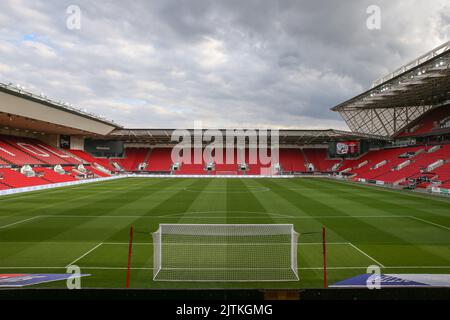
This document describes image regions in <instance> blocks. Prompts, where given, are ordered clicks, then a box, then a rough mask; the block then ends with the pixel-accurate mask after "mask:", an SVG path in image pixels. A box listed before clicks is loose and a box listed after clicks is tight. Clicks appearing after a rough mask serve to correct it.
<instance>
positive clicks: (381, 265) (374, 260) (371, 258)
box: [348, 242, 386, 268]
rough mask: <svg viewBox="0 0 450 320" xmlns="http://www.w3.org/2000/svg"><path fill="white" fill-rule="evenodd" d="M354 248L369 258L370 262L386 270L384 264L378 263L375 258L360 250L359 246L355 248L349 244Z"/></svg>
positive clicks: (351, 244)
mask: <svg viewBox="0 0 450 320" xmlns="http://www.w3.org/2000/svg"><path fill="white" fill-rule="evenodd" d="M348 244H349V245H350V246H351V247H352V248H354V249H356V250H357V251H358V252H360V253H362V254H363V255H365V256H366V257H367V258H369V259H370V260H372V261H373V262H375V263H376V264H377V265H379V266H380V267H382V268H386V267H385V266H384V265H383V264H382V263H380V262H379V261H377V260H376V259H374V258H373V257H371V256H370V255H368V254H367V253H366V252H364V251H363V250H361V249H360V248H358V247H357V246H355V245H354V244H353V243H351V242H349V243H348Z"/></svg>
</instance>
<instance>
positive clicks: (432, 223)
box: [410, 216, 450, 230]
mask: <svg viewBox="0 0 450 320" xmlns="http://www.w3.org/2000/svg"><path fill="white" fill-rule="evenodd" d="M410 218H412V219H414V220H418V221H422V222H424V223H427V224H431V225H432V226H435V227H439V228H443V229H446V230H450V228H449V227H446V226H443V225H442V224H438V223H434V222H431V221H427V220H423V219H420V218H417V217H414V216H410Z"/></svg>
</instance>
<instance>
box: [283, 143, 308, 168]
mask: <svg viewBox="0 0 450 320" xmlns="http://www.w3.org/2000/svg"><path fill="white" fill-rule="evenodd" d="M280 165H281V167H282V169H283V170H284V171H298V172H303V171H307V169H306V161H305V158H304V156H303V153H302V152H301V150H300V149H283V148H282V149H280Z"/></svg>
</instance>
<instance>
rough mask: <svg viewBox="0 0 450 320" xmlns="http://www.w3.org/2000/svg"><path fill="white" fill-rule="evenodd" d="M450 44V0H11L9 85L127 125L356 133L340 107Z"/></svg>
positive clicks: (0, 3)
mask: <svg viewBox="0 0 450 320" xmlns="http://www.w3.org/2000/svg"><path fill="white" fill-rule="evenodd" d="M373 4H374V5H377V6H379V8H380V10H381V11H380V12H381V29H379V30H369V29H368V28H367V26H366V20H367V19H368V18H369V14H367V13H366V10H367V8H368V7H369V6H370V5H373ZM70 5H76V6H78V7H79V8H80V10H81V20H80V22H81V24H80V29H70V28H68V27H67V20H68V19H69V21H72V22H73V21H74V20H71V18H73V17H74V16H72V15H71V14H70V13H69V14H68V13H67V8H68V7H69V6H70ZM449 39H450V4H449V3H448V1H446V0H442V1H441V0H404V1H393V0H386V1H381V0H380V1H376V0H369V1H365V0H354V1H345V0H342V1H336V0H330V1H320V0H314V1H313V0H308V1H306V0H279V1H272V0H260V1H253V0H224V1H213V0H203V1H195V0H189V1H188V0H177V1H172V0H146V1H144V0H142V1H138V0H135V1H119V0H117V1H112V0H110V1H106V0H102V1H95V2H94V1H81V0H80V1H78V0H71V1H65V0H0V81H1V82H5V83H9V82H13V83H18V84H21V85H23V86H25V87H26V88H28V89H30V90H32V91H34V92H37V93H40V92H43V93H45V94H46V95H47V96H49V97H51V98H54V99H57V100H63V101H67V102H70V103H73V104H75V105H77V106H81V107H83V108H85V109H87V110H89V111H91V112H95V113H97V114H100V115H103V116H106V117H107V118H109V119H113V120H115V121H116V122H118V123H120V124H122V125H124V126H126V127H135V128H137V127H143V128H149V127H153V128H179V127H193V123H194V121H196V120H201V121H203V126H204V127H251V128H254V127H267V128H269V127H277V128H309V129H313V128H340V129H346V128H347V127H346V125H345V123H344V122H342V121H341V119H340V117H339V115H338V114H336V113H334V112H331V111H330V110H329V109H330V108H331V107H333V106H334V105H336V104H338V103H340V102H342V101H344V100H346V99H348V98H351V97H353V96H354V95H356V94H359V93H361V92H362V91H363V90H365V89H367V88H369V87H370V84H371V82H372V81H373V80H374V79H376V78H378V77H380V76H383V75H384V74H386V73H388V72H389V71H392V70H393V69H395V68H396V67H399V66H400V65H402V64H404V63H406V62H409V61H410V60H412V59H414V58H415V57H417V56H419V55H420V54H422V53H424V52H426V51H428V50H430V49H432V48H433V47H435V46H437V45H439V44H441V43H443V42H445V41H448V40H449Z"/></svg>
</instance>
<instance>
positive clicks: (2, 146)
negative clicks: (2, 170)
mask: <svg viewBox="0 0 450 320" xmlns="http://www.w3.org/2000/svg"><path fill="white" fill-rule="evenodd" d="M0 158H1V159H2V160H3V161H5V162H6V163H9V164H14V165H26V164H44V162H42V161H41V160H39V159H38V158H36V157H33V156H31V155H29V154H28V153H25V152H23V151H21V150H19V149H17V148H15V147H14V146H13V145H11V144H9V143H8V142H7V141H5V137H4V136H2V137H0Z"/></svg>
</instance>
